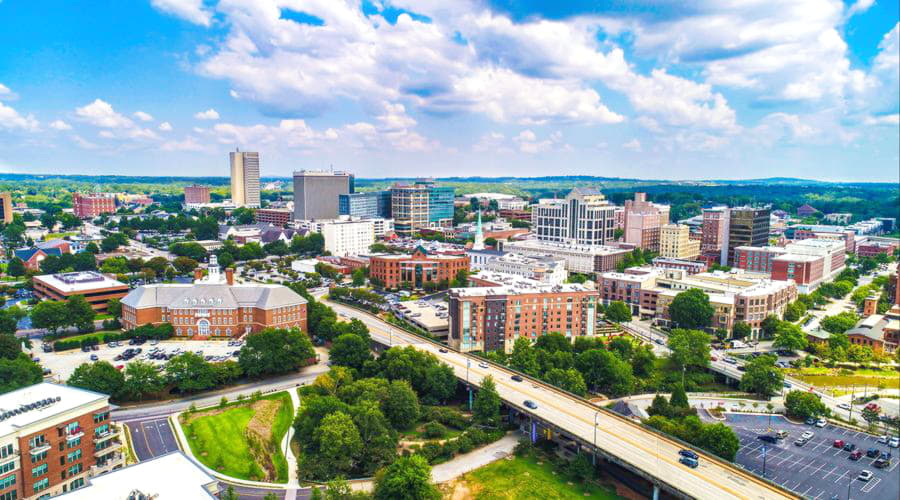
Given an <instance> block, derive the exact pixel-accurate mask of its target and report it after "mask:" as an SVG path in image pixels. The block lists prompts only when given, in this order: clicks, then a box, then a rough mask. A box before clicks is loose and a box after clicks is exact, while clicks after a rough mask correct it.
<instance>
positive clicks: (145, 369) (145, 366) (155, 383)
mask: <svg viewBox="0 0 900 500" xmlns="http://www.w3.org/2000/svg"><path fill="white" fill-rule="evenodd" d="M163 387H165V381H164V380H163V377H162V375H160V374H159V372H158V371H157V370H156V366H154V365H153V364H152V363H147V362H145V361H140V360H138V361H134V362H131V363H128V366H126V367H125V383H124V385H123V388H122V395H123V397H125V398H126V399H131V400H140V399H143V397H144V395H146V394H156V393H158V392H160V391H162V390H163Z"/></svg>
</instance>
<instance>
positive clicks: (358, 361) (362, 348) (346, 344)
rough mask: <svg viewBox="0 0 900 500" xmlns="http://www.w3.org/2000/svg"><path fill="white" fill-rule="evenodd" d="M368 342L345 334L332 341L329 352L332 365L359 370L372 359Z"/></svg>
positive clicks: (354, 335)
mask: <svg viewBox="0 0 900 500" xmlns="http://www.w3.org/2000/svg"><path fill="white" fill-rule="evenodd" d="M369 350H370V349H369V342H368V341H366V339H364V338H362V337H360V336H359V335H356V334H353V333H345V334H343V335H341V336H340V337H338V338H337V339H335V340H334V343H333V344H332V345H331V351H330V352H329V358H330V360H331V362H332V363H333V364H336V365H338V366H347V367H349V368H354V369H356V370H360V369H362V367H363V364H365V362H366V361H369V360H371V359H372V355H371V354H370V352H369Z"/></svg>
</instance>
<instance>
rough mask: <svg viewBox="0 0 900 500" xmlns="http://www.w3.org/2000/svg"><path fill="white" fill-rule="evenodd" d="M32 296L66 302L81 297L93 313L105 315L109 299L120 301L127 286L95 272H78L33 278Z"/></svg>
mask: <svg viewBox="0 0 900 500" xmlns="http://www.w3.org/2000/svg"><path fill="white" fill-rule="evenodd" d="M32 282H33V283H34V295H35V296H36V297H38V298H41V299H50V300H68V299H69V297H72V296H75V295H81V296H83V297H84V298H85V300H87V302H88V304H90V305H91V308H93V309H94V310H95V311H97V312H99V313H105V312H106V307H107V304H109V301H110V300H111V299H122V298H124V297H125V296H126V295H127V294H128V291H129V288H128V285H126V284H125V283H122V282H120V281H116V280H114V279H112V278H110V277H107V276H105V275H103V274H100V273H98V272H96V271H78V272H73V273H62V274H45V275H42V276H35V277H34V279H33V280H32Z"/></svg>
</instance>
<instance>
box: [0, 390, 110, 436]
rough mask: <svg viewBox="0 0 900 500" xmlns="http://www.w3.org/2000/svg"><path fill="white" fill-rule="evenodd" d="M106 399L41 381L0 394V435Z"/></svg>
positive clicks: (105, 397)
mask: <svg viewBox="0 0 900 500" xmlns="http://www.w3.org/2000/svg"><path fill="white" fill-rule="evenodd" d="M108 397H109V396H106V395H105V394H100V393H97V392H91V391H86V390H84V389H78V388H75V387H69V386H66V385H57V384H51V383H49V382H42V383H39V384H35V385H30V386H28V387H23V388H21V389H18V390H15V391H12V392H7V393H6V394H3V395H0V436H6V435H9V434H11V433H13V432H15V431H17V430H18V429H19V428H21V427H24V426H27V425H30V424H32V423H35V422H38V421H40V420H43V419H46V418H50V417H53V416H55V415H59V414H60V413H65V412H68V411H70V410H74V409H75V408H78V407H81V406H84V405H87V404H90V403H96V402H100V401H105V400H106V399H107V398H108Z"/></svg>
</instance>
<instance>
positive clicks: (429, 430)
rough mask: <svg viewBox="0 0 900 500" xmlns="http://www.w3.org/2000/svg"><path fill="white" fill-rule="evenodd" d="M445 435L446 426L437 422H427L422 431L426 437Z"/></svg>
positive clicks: (434, 437)
mask: <svg viewBox="0 0 900 500" xmlns="http://www.w3.org/2000/svg"><path fill="white" fill-rule="evenodd" d="M446 435H447V428H446V427H444V426H443V425H441V424H439V423H437V422H428V423H427V424H425V426H424V429H423V431H422V436H423V437H425V438H426V439H439V438H442V437H444V436H446Z"/></svg>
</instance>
